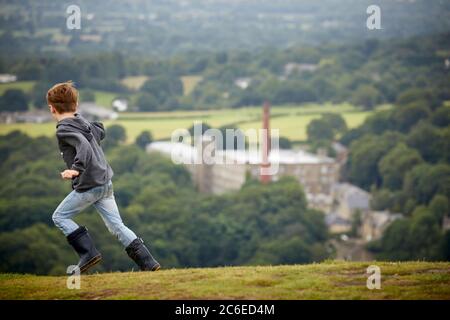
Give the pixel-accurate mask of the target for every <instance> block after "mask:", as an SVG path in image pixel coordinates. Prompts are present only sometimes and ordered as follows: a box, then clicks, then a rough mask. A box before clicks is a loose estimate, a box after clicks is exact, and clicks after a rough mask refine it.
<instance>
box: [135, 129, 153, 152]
mask: <svg viewBox="0 0 450 320" xmlns="http://www.w3.org/2000/svg"><path fill="white" fill-rule="evenodd" d="M152 142H153V137H152V134H151V132H150V131H148V130H145V131H142V132H141V134H139V135H138V136H137V137H136V141H135V143H136V144H137V145H138V146H139V147H140V148H141V149H144V150H145V148H146V147H147V145H148V144H150V143H152Z"/></svg>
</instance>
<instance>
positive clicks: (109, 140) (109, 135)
mask: <svg viewBox="0 0 450 320" xmlns="http://www.w3.org/2000/svg"><path fill="white" fill-rule="evenodd" d="M126 139H127V134H126V131H125V128H124V127H122V126H121V125H118V124H113V125H112V126H110V127H108V128H106V139H105V140H104V141H103V147H104V148H105V149H110V148H113V147H116V146H118V145H119V144H121V143H123V142H125V141H126Z"/></svg>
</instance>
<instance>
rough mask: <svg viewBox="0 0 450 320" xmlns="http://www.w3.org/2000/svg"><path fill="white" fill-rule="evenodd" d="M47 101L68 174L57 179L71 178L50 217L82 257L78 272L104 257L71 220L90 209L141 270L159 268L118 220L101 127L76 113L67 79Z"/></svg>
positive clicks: (74, 97)
mask: <svg viewBox="0 0 450 320" xmlns="http://www.w3.org/2000/svg"><path fill="white" fill-rule="evenodd" d="M47 103H48V105H49V108H50V112H51V113H52V116H53V118H54V119H55V120H56V121H57V125H56V128H57V129H56V137H57V139H58V145H59V149H60V151H61V155H62V157H63V159H64V162H65V163H66V165H67V170H64V171H63V172H61V177H62V178H63V179H67V180H72V189H73V191H72V192H71V193H69V195H68V196H67V197H66V198H65V199H64V200H63V201H62V202H61V203H60V205H59V206H58V207H57V208H56V210H55V212H54V213H53V216H52V218H53V221H54V223H55V225H56V226H57V227H58V228H59V229H60V230H61V231H62V232H63V233H64V235H65V236H66V237H67V240H68V242H69V244H70V245H71V246H72V247H73V248H74V249H75V251H76V252H77V253H78V255H79V256H80V261H79V262H78V267H79V269H80V271H81V272H84V271H86V270H88V269H89V268H90V267H92V266H94V265H95V264H97V263H98V262H100V260H101V259H102V256H101V254H100V253H99V252H98V251H97V249H96V248H95V246H94V243H93V241H92V239H91V237H90V236H89V233H88V231H87V229H86V228H85V227H83V226H81V227H79V226H78V225H77V224H76V223H75V222H74V221H73V220H72V218H73V217H74V216H75V215H76V214H78V213H79V212H80V211H82V210H83V209H85V208H87V207H88V206H90V205H93V206H94V207H95V208H96V209H97V211H98V212H99V214H100V216H101V217H102V219H103V221H104V223H105V225H106V227H107V228H108V230H109V231H110V232H111V233H112V234H113V235H115V236H116V237H117V238H118V239H119V241H120V242H121V243H122V245H123V246H124V247H125V251H126V252H127V254H128V256H129V257H130V258H131V259H133V260H134V261H135V262H136V264H137V265H138V266H139V267H140V269H141V270H148V271H156V270H158V269H159V268H160V265H159V263H158V262H157V261H156V260H155V259H154V258H153V256H152V255H151V254H150V252H149V250H148V249H147V247H146V246H145V245H144V242H143V241H142V239H140V238H138V237H136V235H135V234H134V232H133V231H131V230H130V229H128V228H127V227H126V226H125V225H124V224H123V222H122V219H121V217H120V213H119V210H118V208H117V204H116V201H115V199H114V193H113V185H112V182H111V178H112V176H113V171H112V169H111V167H110V166H109V164H108V162H107V161H106V159H105V155H104V154H103V150H102V148H101V147H100V141H101V140H103V139H104V138H105V129H104V127H103V124H101V123H100V122H89V121H87V120H86V119H84V118H83V117H81V115H80V114H78V113H76V109H77V106H78V91H77V90H76V89H75V87H74V86H73V84H72V82H71V81H68V82H65V83H58V84H56V85H54V86H53V87H52V88H50V90H48V92H47Z"/></svg>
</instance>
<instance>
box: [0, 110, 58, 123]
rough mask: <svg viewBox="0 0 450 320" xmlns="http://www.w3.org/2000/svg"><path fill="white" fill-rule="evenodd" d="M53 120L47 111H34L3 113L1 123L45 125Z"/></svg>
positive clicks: (0, 114) (0, 117)
mask: <svg viewBox="0 0 450 320" xmlns="http://www.w3.org/2000/svg"><path fill="white" fill-rule="evenodd" d="M51 120H52V116H51V114H50V112H48V111H47V110H33V111H26V112H1V113H0V123H6V124H9V123H44V122H49V121H51Z"/></svg>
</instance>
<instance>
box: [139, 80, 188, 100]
mask: <svg viewBox="0 0 450 320" xmlns="http://www.w3.org/2000/svg"><path fill="white" fill-rule="evenodd" d="M140 90H141V91H142V92H146V93H149V94H151V95H153V96H154V97H155V98H156V100H157V101H158V103H160V104H164V103H165V102H166V101H167V100H168V99H169V98H171V97H177V96H181V95H182V94H183V83H182V82H181V80H180V78H179V77H177V76H174V75H169V76H166V75H164V76H162V75H158V76H156V77H152V78H151V79H149V80H147V81H146V82H145V83H144V84H143V85H142V87H141V89H140Z"/></svg>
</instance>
